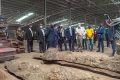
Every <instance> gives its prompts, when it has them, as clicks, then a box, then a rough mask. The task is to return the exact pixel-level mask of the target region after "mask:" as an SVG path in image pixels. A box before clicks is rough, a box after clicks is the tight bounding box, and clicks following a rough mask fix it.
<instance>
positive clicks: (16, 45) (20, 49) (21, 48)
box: [11, 40, 25, 53]
mask: <svg viewBox="0 0 120 80" xmlns="http://www.w3.org/2000/svg"><path fill="white" fill-rule="evenodd" d="M11 47H13V48H16V52H17V53H25V48H24V43H23V42H22V41H16V40H11Z"/></svg>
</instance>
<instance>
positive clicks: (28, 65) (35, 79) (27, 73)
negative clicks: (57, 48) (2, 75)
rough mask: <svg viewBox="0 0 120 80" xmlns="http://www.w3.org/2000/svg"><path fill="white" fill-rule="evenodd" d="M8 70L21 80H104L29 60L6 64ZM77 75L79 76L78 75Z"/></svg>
mask: <svg viewBox="0 0 120 80" xmlns="http://www.w3.org/2000/svg"><path fill="white" fill-rule="evenodd" d="M5 66H6V69H7V70H8V71H9V72H10V73H12V74H14V75H16V76H17V77H19V78H21V80H103V79H99V77H97V76H94V75H92V74H89V75H88V74H87V73H85V72H82V71H81V72H80V73H79V74H77V73H76V72H75V71H73V69H70V68H67V67H62V66H52V67H50V66H48V65H47V66H46V65H44V64H42V65H41V64H36V63H33V62H32V61H27V60H25V61H24V60H22V61H19V60H14V61H11V62H7V63H6V64H5ZM76 74H77V75H76Z"/></svg>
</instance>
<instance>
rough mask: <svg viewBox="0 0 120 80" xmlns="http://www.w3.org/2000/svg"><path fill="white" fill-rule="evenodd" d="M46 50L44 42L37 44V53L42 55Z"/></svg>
mask: <svg viewBox="0 0 120 80" xmlns="http://www.w3.org/2000/svg"><path fill="white" fill-rule="evenodd" d="M45 50H46V44H45V41H43V42H39V51H40V53H44V52H45Z"/></svg>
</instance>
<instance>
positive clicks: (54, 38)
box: [46, 25, 59, 49]
mask: <svg viewBox="0 0 120 80" xmlns="http://www.w3.org/2000/svg"><path fill="white" fill-rule="evenodd" d="M46 35H47V42H48V46H47V49H48V48H57V45H58V40H59V36H58V32H57V26H54V25H51V26H50V27H49V28H48V29H47V33H46Z"/></svg>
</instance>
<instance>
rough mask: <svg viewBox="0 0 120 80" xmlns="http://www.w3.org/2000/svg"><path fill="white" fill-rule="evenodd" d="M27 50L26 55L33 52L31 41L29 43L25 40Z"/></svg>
mask: <svg viewBox="0 0 120 80" xmlns="http://www.w3.org/2000/svg"><path fill="white" fill-rule="evenodd" d="M27 50H28V53H30V52H32V51H33V40H31V41H29V40H27Z"/></svg>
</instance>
